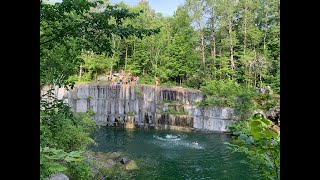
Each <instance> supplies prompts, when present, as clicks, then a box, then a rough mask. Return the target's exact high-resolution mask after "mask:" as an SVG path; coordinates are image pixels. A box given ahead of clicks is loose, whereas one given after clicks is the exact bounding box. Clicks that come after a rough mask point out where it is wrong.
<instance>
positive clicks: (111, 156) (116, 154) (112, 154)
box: [108, 152, 121, 159]
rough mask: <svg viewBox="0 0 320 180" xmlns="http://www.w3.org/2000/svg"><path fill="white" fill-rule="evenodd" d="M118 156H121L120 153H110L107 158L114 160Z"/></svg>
mask: <svg viewBox="0 0 320 180" xmlns="http://www.w3.org/2000/svg"><path fill="white" fill-rule="evenodd" d="M119 156H121V154H120V153H118V152H112V153H111V154H110V155H109V156H108V158H110V159H115V158H118V157H119Z"/></svg>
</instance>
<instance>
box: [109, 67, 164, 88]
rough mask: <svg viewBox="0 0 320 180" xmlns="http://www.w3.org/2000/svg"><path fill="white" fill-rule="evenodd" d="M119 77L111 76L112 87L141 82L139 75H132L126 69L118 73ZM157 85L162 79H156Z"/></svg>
mask: <svg viewBox="0 0 320 180" xmlns="http://www.w3.org/2000/svg"><path fill="white" fill-rule="evenodd" d="M117 76H118V77H115V76H113V75H112V76H111V85H110V86H111V87H112V88H115V87H116V86H117V85H127V84H128V85H137V84H139V76H138V75H134V76H132V75H131V73H130V72H128V73H126V72H124V71H121V72H120V73H119V74H117ZM155 84H156V86H158V85H159V84H160V79H159V78H157V79H156V81H155Z"/></svg>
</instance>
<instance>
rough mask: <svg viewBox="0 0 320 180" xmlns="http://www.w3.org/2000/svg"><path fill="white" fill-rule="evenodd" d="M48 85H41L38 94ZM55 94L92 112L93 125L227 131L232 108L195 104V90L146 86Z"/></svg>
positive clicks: (84, 87) (99, 87)
mask: <svg viewBox="0 0 320 180" xmlns="http://www.w3.org/2000/svg"><path fill="white" fill-rule="evenodd" d="M47 90H48V88H47V87H45V88H43V90H42V93H41V94H44V93H45V91H47ZM55 96H56V97H58V98H59V99H64V100H65V102H67V103H69V105H70V106H71V107H72V110H73V111H74V112H85V111H87V110H89V109H91V110H93V111H94V112H95V115H94V118H95V119H96V123H97V125H101V126H120V127H125V128H135V127H139V128H156V129H172V130H186V131H190V130H193V129H194V130H206V131H219V132H224V131H227V125H229V124H231V123H232V121H231V119H236V118H237V117H236V115H235V114H234V111H233V109H231V108H224V107H198V106H197V105H196V103H199V102H201V101H202V100H203V94H202V93H201V91H198V90H190V89H184V88H166V87H155V86H149V85H122V86H116V87H111V86H110V85H109V84H84V85H76V86H75V88H74V89H73V90H70V91H66V90H65V89H64V88H56V89H55Z"/></svg>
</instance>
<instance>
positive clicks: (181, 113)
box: [162, 109, 188, 115]
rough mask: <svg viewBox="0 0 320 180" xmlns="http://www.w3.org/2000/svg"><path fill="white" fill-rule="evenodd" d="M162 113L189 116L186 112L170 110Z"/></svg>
mask: <svg viewBox="0 0 320 180" xmlns="http://www.w3.org/2000/svg"><path fill="white" fill-rule="evenodd" d="M162 113H166V114H179V115H188V112H184V111H176V110H174V109H168V110H165V111H162Z"/></svg>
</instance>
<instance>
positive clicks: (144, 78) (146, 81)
mask: <svg viewBox="0 0 320 180" xmlns="http://www.w3.org/2000/svg"><path fill="white" fill-rule="evenodd" d="M155 82H156V80H155V78H154V77H152V76H150V75H145V76H141V77H139V84H149V85H155Z"/></svg>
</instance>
